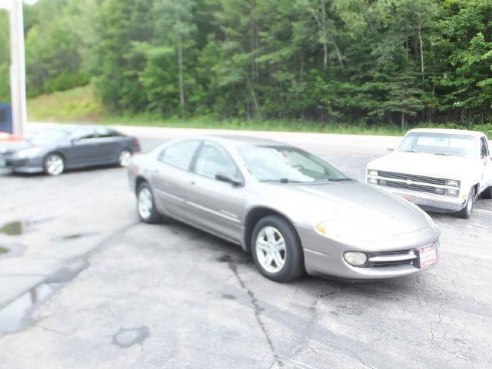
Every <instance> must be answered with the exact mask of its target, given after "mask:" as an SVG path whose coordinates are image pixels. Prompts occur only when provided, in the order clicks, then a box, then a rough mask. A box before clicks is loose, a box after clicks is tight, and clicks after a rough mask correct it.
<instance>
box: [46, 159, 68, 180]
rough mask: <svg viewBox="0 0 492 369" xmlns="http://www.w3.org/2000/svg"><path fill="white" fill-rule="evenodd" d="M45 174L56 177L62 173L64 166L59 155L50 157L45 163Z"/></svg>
mask: <svg viewBox="0 0 492 369" xmlns="http://www.w3.org/2000/svg"><path fill="white" fill-rule="evenodd" d="M45 169H46V173H48V174H49V175H52V176H57V175H60V174H62V173H63V170H64V169H65V164H64V162H63V158H61V157H60V156H59V155H50V156H48V158H47V159H46V162H45Z"/></svg>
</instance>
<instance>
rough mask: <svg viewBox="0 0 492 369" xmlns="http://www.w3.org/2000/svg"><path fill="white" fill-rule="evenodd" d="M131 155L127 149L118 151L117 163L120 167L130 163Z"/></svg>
mask: <svg viewBox="0 0 492 369" xmlns="http://www.w3.org/2000/svg"><path fill="white" fill-rule="evenodd" d="M131 157H132V153H131V152H130V151H128V150H123V151H121V152H120V155H119V156H118V163H119V164H120V166H121V167H127V166H128V165H129V164H130V159H131Z"/></svg>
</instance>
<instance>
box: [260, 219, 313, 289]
mask: <svg viewBox="0 0 492 369" xmlns="http://www.w3.org/2000/svg"><path fill="white" fill-rule="evenodd" d="M251 248H252V253H253V259H254V262H255V264H256V267H257V268H258V269H259V270H260V273H261V274H262V275H264V276H265V277H267V278H268V279H271V280H273V281H276V282H288V281H291V280H294V279H296V278H298V277H300V276H301V275H302V274H303V273H304V258H303V254H302V247H301V243H300V241H299V237H298V236H297V233H296V231H295V229H294V227H292V225H291V224H290V223H289V222H288V221H286V220H285V219H283V218H282V217H279V216H275V215H271V216H267V217H265V218H263V219H261V220H260V221H259V222H258V223H257V224H256V226H255V227H254V229H253V233H252V236H251Z"/></svg>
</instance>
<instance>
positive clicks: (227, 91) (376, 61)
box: [0, 0, 492, 125]
mask: <svg viewBox="0 0 492 369" xmlns="http://www.w3.org/2000/svg"><path fill="white" fill-rule="evenodd" d="M25 23H26V24H25V27H26V50H27V51H26V53H27V73H28V94H29V96H36V95H39V94H45V93H50V92H54V91H63V90H67V89H71V88H73V87H77V86H82V85H86V84H89V83H93V84H94V85H95V87H96V91H97V93H98V96H99V97H100V98H101V100H102V101H103V103H104V105H105V107H106V108H107V109H108V111H110V112H112V113H114V114H140V113H153V114H158V115H160V116H162V117H163V118H167V117H176V116H179V117H183V118H186V117H193V116H205V115H207V116H214V117H217V118H231V117H234V118H243V119H250V118H255V119H292V120H297V119H304V120H309V121H318V122H345V123H354V124H367V125H371V124H381V125H384V124H394V125H405V124H407V123H408V122H436V123H439V122H451V123H456V124H459V125H467V124H471V123H486V122H491V121H492V107H491V104H492V1H491V0H289V1H282V0H78V1H73V0H72V1H71V0H39V1H38V2H37V3H35V4H34V5H31V6H29V5H25ZM7 41H8V18H7V15H6V14H5V13H4V12H2V14H0V100H5V99H8V91H9V87H8V58H9V56H8V42H7Z"/></svg>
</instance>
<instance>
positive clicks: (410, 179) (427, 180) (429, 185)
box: [378, 171, 446, 195]
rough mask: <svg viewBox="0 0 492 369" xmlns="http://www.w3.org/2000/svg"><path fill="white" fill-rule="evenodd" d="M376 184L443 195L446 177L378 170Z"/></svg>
mask: <svg viewBox="0 0 492 369" xmlns="http://www.w3.org/2000/svg"><path fill="white" fill-rule="evenodd" d="M378 175H379V179H378V185H380V186H386V187H392V188H402V189H405V190H410V191H417V192H426V193H432V194H438V195H444V193H445V191H444V189H443V186H446V179H442V178H433V177H425V176H416V175H412V174H405V173H394V172H384V171H380V172H379V173H378Z"/></svg>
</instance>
